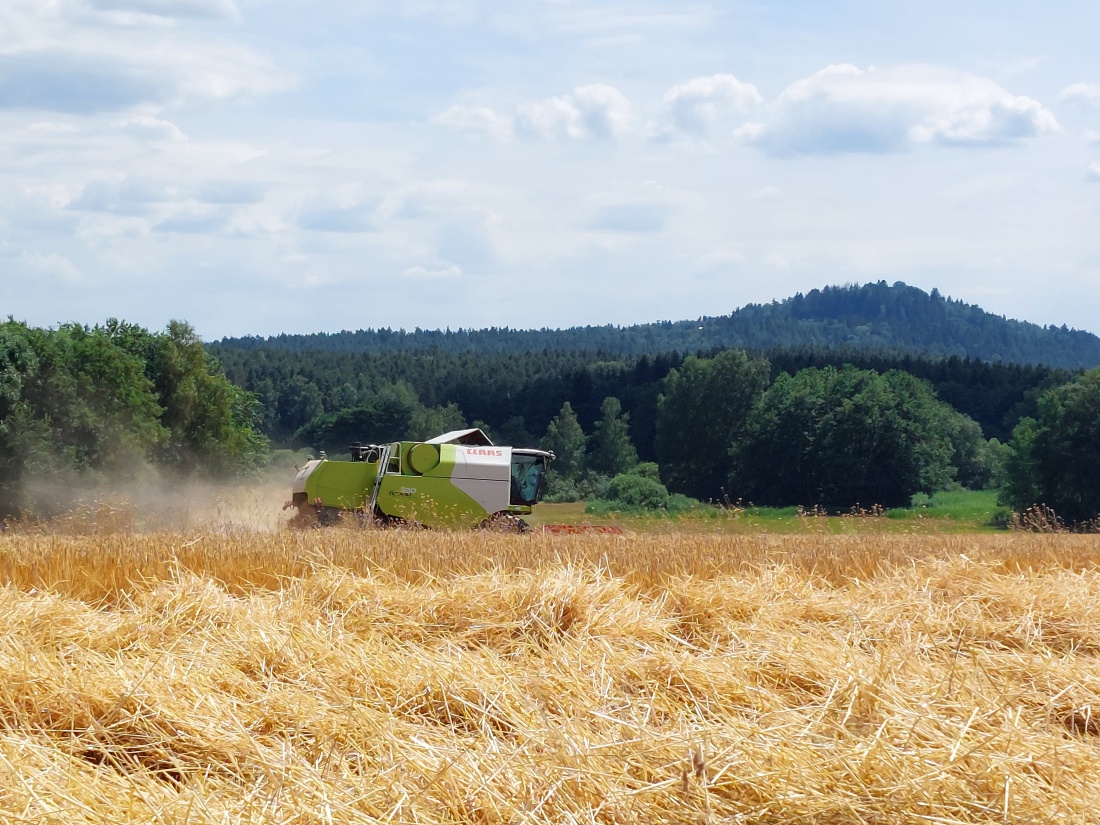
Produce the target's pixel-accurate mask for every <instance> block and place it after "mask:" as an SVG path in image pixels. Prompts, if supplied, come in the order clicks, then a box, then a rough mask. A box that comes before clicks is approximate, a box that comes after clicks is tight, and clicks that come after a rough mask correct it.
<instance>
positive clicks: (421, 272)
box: [401, 266, 462, 278]
mask: <svg viewBox="0 0 1100 825" xmlns="http://www.w3.org/2000/svg"><path fill="white" fill-rule="evenodd" d="M401 274H402V275H404V276H405V277H407V278H457V277H458V276H460V275H461V274H462V267H459V266H447V267H442V268H440V269H428V268H427V267H424V266H410V267H409V268H408V269H406V270H405V271H404V272H402V273H401Z"/></svg>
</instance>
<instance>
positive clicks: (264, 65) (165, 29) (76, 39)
mask: <svg viewBox="0 0 1100 825" xmlns="http://www.w3.org/2000/svg"><path fill="white" fill-rule="evenodd" d="M3 6H4V7H3V8H0V109H27V110H37V111H54V112H69V113H73V114H80V115H89V114H96V113H99V112H128V111H133V110H135V109H137V110H139V112H140V113H141V114H143V115H146V116H147V115H149V114H151V113H154V112H155V111H156V110H157V109H158V108H159V107H164V106H169V105H180V104H185V103H190V102H203V101H210V100H226V99H233V98H246V97H251V96H257V95H264V94H270V93H272V92H276V91H282V90H286V89H289V88H292V87H293V85H294V83H295V79H294V78H293V77H292V76H291V75H290V74H289V73H287V72H285V71H283V70H281V69H280V68H279V67H278V66H277V65H276V64H275V63H274V62H273V61H271V60H269V59H267V58H265V57H263V56H261V55H260V54H258V53H257V52H255V51H253V50H252V49H250V48H248V47H247V46H244V45H242V44H240V43H235V42H233V41H231V40H229V39H226V38H224V37H211V36H210V32H209V31H203V30H202V28H203V27H209V26H210V25H217V23H216V21H217V20H218V19H233V18H236V17H237V16H238V15H237V10H236V6H235V5H234V4H233V3H232V2H230V0H92V2H91V5H90V6H89V5H87V4H86V2H85V0H56V2H52V3H38V2H33V3H32V2H27V0H5V4H3ZM119 15H121V16H122V17H119ZM165 16H169V17H171V18H172V19H171V20H167V19H165ZM116 18H117V19H116ZM122 18H125V19H122ZM176 18H179V20H177V19H176ZM193 18H207V19H213V20H214V21H215V22H214V23H213V24H211V23H204V24H202V25H199V26H197V25H195V24H194V22H193V20H192V19H193Z"/></svg>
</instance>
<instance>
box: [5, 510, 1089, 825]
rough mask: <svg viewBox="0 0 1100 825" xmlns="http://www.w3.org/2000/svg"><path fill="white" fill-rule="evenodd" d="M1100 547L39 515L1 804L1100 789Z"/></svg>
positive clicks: (303, 807)
mask: <svg viewBox="0 0 1100 825" xmlns="http://www.w3.org/2000/svg"><path fill="white" fill-rule="evenodd" d="M1098 564H1100V541H1098V540H1097V539H1096V538H1092V537H1083V536H1025V535H1009V534H1006V535H994V536H928V535H924V536H905V535H900V536H899V535H882V536H874V535H865V534H861V535H853V536H824V535H803V536H766V535H761V536H749V535H728V534H727V535H721V534H706V533H678V532H673V531H670V532H668V533H663V534H635V535H631V534H628V535H626V536H622V537H616V536H543V535H533V536H509V535H494V534H457V533H428V532H375V531H361V530H351V529H334V530H330V531H313V532H307V533H296V532H290V531H285V530H284V531H266V532H251V531H244V530H229V531H222V532H201V531H191V532H177V533H154V534H140V533H135V532H133V531H127V530H124V529H116V528H113V527H111V525H109V524H107V525H101V526H100V527H98V528H96V529H82V530H68V531H65V530H61V531H58V530H46V529H28V530H24V531H21V532H20V531H14V532H13V531H9V532H7V533H4V534H0V582H2V584H3V587H2V589H0V616H2V617H3V618H2V621H3V634H2V636H0V820H2V821H4V822H34V823H53V822H56V823H74V822H162V823H185V822H187V823H239V822H255V823H260V822H264V823H268V822H271V823H342V822H395V823H426V824H428V823H520V822H545V823H563V822H577V823H581V822H600V823H665V822H668V823H707V822H714V823H718V822H801V821H806V822H823V823H865V822H913V823H917V822H920V823H929V822H936V823H955V822H967V823H969V822H1036V821H1057V822H1082V823H1085V822H1097V821H1100V658H1098V656H1100V616H1098V612H1097V610H1098V608H1097V605H1098V603H1100V575H1098V572H1097V571H1098ZM1094 712H1095V713H1094Z"/></svg>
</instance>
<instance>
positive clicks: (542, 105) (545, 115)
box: [516, 96, 584, 140]
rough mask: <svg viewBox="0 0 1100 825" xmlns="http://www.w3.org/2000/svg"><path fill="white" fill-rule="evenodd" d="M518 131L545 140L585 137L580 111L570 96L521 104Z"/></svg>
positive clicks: (518, 112)
mask: <svg viewBox="0 0 1100 825" xmlns="http://www.w3.org/2000/svg"><path fill="white" fill-rule="evenodd" d="M516 130H517V131H519V132H520V133H522V134H525V135H528V136H530V137H539V138H542V139H543V140H568V139H574V140H579V139H580V138H583V137H584V126H583V125H582V124H581V113H580V110H579V109H578V108H577V107H576V106H574V105H573V101H572V99H571V98H569V97H568V96H565V97H548V98H545V99H544V100H537V101H529V102H527V103H521V104H520V105H519V107H518V108H517V110H516Z"/></svg>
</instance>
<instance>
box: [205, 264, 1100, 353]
mask: <svg viewBox="0 0 1100 825" xmlns="http://www.w3.org/2000/svg"><path fill="white" fill-rule="evenodd" d="M221 344H222V345H223V346H224V347H226V348H230V349H237V350H264V351H267V352H273V351H276V350H287V351H290V352H296V353H304V352H332V353H337V352H340V353H347V354H351V355H359V354H363V353H375V354H378V353H391V354H393V353H413V352H421V353H423V352H429V351H435V352H441V353H448V354H457V353H463V352H465V353H476V354H478V355H502V354H513V355H514V354H518V353H526V352H540V351H543V350H573V351H584V352H588V353H596V352H600V353H604V354H605V355H606V356H608V357H610V358H613V359H614V358H622V357H637V356H640V355H651V356H652V355H656V354H658V353H666V352H679V353H685V354H686V353H694V352H699V351H708V350H714V351H716V350H721V349H748V350H752V351H764V350H776V349H805V348H826V349H833V348H837V347H849V348H856V349H859V350H861V351H864V352H869V351H878V352H886V353H896V352H901V351H904V352H911V353H918V354H920V355H922V356H924V357H933V358H949V357H951V356H957V357H959V358H964V359H965V358H969V359H973V360H978V361H986V362H990V363H1006V364H1007V363H1018V364H1046V365H1049V366H1054V367H1060V368H1063V369H1088V368H1091V367H1095V366H1100V338H1098V337H1097V336H1096V335H1093V334H1092V333H1090V332H1085V331H1082V330H1074V329H1069V328H1067V327H1066V326H1065V325H1063V326H1061V327H1055V326H1039V325H1038V324H1031V323H1027V322H1024V321H1015V320H1010V319H1007V318H1004V317H1003V316H1000V315H994V314H992V313H990V312H986V311H985V310H983V309H982V308H981V307H978V306H975V305H972V304H967V303H964V302H962V301H957V300H952V299H949V298H944V297H943V296H941V295H940V294H939V292H938V291H937V290H932V292H930V293H929V292H924V291H923V290H921V289H918V288H917V287H913V286H909V285H907V284H904V283H902V282H900V281H899V282H897V283H894V284H887V283H886V282H885V281H878V282H876V283H869V284H863V285H852V284H849V285H843V286H829V287H825V288H823V289H814V290H811V291H809V292H807V293H805V294H802V293H799V294H797V295H794V296H793V297H790V298H787V299H785V300H782V301H773V302H771V303H768V304H749V305H748V306H745V307H742V308H741V309H738V310H735V311H734V312H732V313H730V314H729V315H719V316H705V317H702V318H696V319H694V320H690V321H687V320H686V321H659V322H655V323H649V324H635V325H632V326H615V325H610V324H608V325H605V326H587V327H573V328H570V329H541V330H518V329H510V328H507V327H493V328H490V329H457V330H451V329H447V330H422V329H419V328H417V329H414V330H409V331H406V330H403V329H399V330H394V329H388V328H385V329H377V330H375V329H366V330H357V331H348V330H345V331H343V332H336V333H314V334H310V335H285V334H284V335H276V336H271V337H268V338H260V337H244V338H227V339H224V340H223V341H222V342H221Z"/></svg>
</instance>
